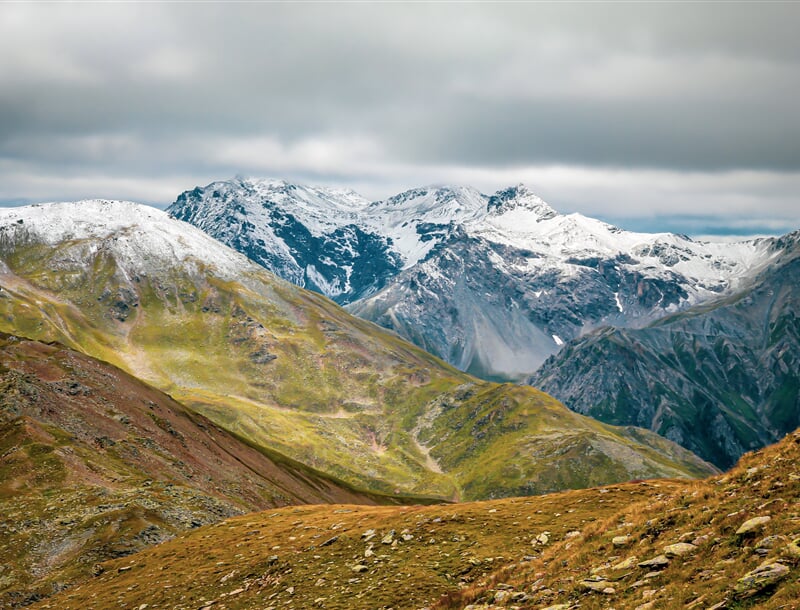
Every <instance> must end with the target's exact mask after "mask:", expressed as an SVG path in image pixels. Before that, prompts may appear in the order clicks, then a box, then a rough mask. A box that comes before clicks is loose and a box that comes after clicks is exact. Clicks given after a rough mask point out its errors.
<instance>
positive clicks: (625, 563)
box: [611, 555, 638, 570]
mask: <svg viewBox="0 0 800 610" xmlns="http://www.w3.org/2000/svg"><path fill="white" fill-rule="evenodd" d="M637 561H638V557H636V555H634V556H633V557H628V558H627V559H623V560H622V561H620V562H619V563H615V564H614V565H613V566H611V569H612V570H627V569H628V568H632V567H633V566H635V565H636V562H637Z"/></svg>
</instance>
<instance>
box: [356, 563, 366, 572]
mask: <svg viewBox="0 0 800 610" xmlns="http://www.w3.org/2000/svg"><path fill="white" fill-rule="evenodd" d="M367 570H369V568H368V567H367V566H365V565H364V564H363V563H357V564H356V565H354V566H353V572H355V573H357V574H361V573H363V572H366V571H367Z"/></svg>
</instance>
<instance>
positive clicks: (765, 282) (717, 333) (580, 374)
mask: <svg viewBox="0 0 800 610" xmlns="http://www.w3.org/2000/svg"><path fill="white" fill-rule="evenodd" d="M780 242H781V243H778V244H776V247H777V248H780V249H781V250H782V251H784V252H785V255H784V256H782V257H781V259H779V260H778V261H775V262H774V263H773V265H771V266H769V267H767V268H765V269H763V270H762V271H761V272H760V274H759V275H758V277H757V278H756V279H754V280H752V281H751V283H750V284H749V285H747V286H741V287H740V289H739V290H738V291H736V292H734V293H732V294H730V295H728V296H724V297H720V298H718V299H716V300H712V301H708V302H706V303H703V304H700V305H696V306H694V307H691V308H689V309H686V310H684V311H682V312H679V313H674V314H671V315H669V316H665V317H664V318H661V319H659V320H657V321H655V322H653V323H652V324H650V325H649V326H646V327H644V328H640V329H613V328H606V329H600V330H597V331H595V332H593V333H590V334H587V335H586V336H584V337H582V338H581V339H578V340H576V341H574V342H572V343H570V344H569V345H567V346H566V347H565V348H564V350H562V351H561V352H560V353H559V354H557V355H555V356H552V357H551V358H550V359H549V360H547V361H546V362H545V363H544V364H543V365H542V367H541V368H540V369H539V370H538V371H537V372H536V373H535V374H534V375H533V376H532V377H531V378H530V379H529V381H530V383H532V384H535V385H536V386H537V387H541V388H542V389H544V390H545V391H547V392H548V393H551V394H553V395H555V396H557V397H558V398H560V399H561V400H563V401H564V402H565V403H566V404H568V405H569V406H570V408H572V409H574V410H576V411H578V412H582V413H587V414H591V415H593V416H594V417H597V418H599V419H601V420H603V421H607V422H610V423H611V422H613V423H616V424H634V425H641V426H644V427H648V428H650V429H651V430H654V431H657V432H659V433H660V434H662V435H663V436H666V437H667V438H670V439H672V440H674V441H676V442H679V443H680V444H682V445H683V446H685V447H687V448H690V449H692V450H693V451H695V452H696V453H698V454H699V455H701V456H703V457H704V458H705V459H708V460H710V461H712V462H714V463H715V464H717V465H718V466H720V467H723V468H724V467H727V466H730V465H732V464H733V463H734V462H735V461H736V460H737V459H738V458H739V456H740V455H741V454H742V453H744V452H745V451H749V450H753V449H757V448H758V447H761V446H763V445H766V444H769V443H771V442H775V441H776V440H778V439H779V438H781V436H782V435H783V434H786V433H787V432H789V431H791V430H793V429H795V428H796V427H797V426H798V425H800V420H799V419H798V416H799V415H798V414H800V402H798V401H800V392H798V388H800V381H798V378H797V374H796V371H797V370H798V367H800V322H799V321H798V317H797V313H796V303H797V302H798V301H800V293H799V292H798V286H800V231H798V232H795V233H792V234H789V235H787V236H784V237H783V238H781V240H780Z"/></svg>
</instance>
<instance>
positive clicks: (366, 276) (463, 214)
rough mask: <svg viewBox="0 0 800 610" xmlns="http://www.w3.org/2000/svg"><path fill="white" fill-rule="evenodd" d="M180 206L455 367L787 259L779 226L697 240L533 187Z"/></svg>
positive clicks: (271, 189)
mask: <svg viewBox="0 0 800 610" xmlns="http://www.w3.org/2000/svg"><path fill="white" fill-rule="evenodd" d="M168 212H169V214H170V215H171V216H173V217H174V218H178V219H181V220H185V221H187V222H190V223H192V224H194V225H195V226H197V227H199V228H201V229H202V230H203V231H205V232H207V233H208V234H209V235H211V236H213V237H215V238H217V239H219V240H220V241H222V242H223V243H226V244H227V245H229V246H231V247H233V248H235V249H237V250H239V251H240V252H242V253H244V254H245V255H247V256H248V257H249V258H250V259H252V260H254V261H255V262H258V263H259V264H261V265H263V266H265V267H266V268H267V269H270V270H271V271H273V272H275V273H276V274H277V275H279V276H281V277H283V278H285V279H287V280H289V281H291V282H293V283H295V284H297V285H299V286H305V287H307V288H310V289H312V290H316V291H318V292H321V293H322V294H325V295H326V296H328V297H330V298H332V299H334V300H335V301H337V302H338V303H340V304H343V305H346V306H347V308H348V310H349V311H351V312H352V313H355V314H356V315H358V316H360V317H363V318H365V319H368V320H371V321H374V322H376V323H378V324H379V325H381V326H383V327H385V328H388V329H391V330H393V331H395V332H397V333H398V334H400V335H401V336H403V337H404V338H406V339H408V340H410V341H412V342H413V343H415V344H417V345H419V346H421V347H423V348H424V349H426V350H427V351H429V352H430V353H432V354H434V355H436V356H439V357H440V358H442V359H444V360H446V361H447V362H449V363H451V364H453V365H454V366H456V367H457V368H459V369H461V370H464V371H467V372H470V373H472V374H475V375H477V376H479V377H482V378H486V379H495V380H521V379H524V378H526V377H528V376H529V375H530V374H531V373H533V372H534V371H535V370H536V369H537V368H538V367H539V366H540V365H541V364H542V362H543V361H544V360H545V359H546V358H547V357H549V356H550V355H552V354H554V353H556V352H557V351H559V349H560V347H561V346H562V345H563V344H564V343H566V342H567V341H569V340H571V339H575V338H578V337H580V336H582V335H584V334H586V333H588V332H590V331H591V330H593V329H595V328H598V327H601V326H605V325H612V326H615V327H632V328H636V327H640V326H644V325H646V324H648V323H650V322H652V321H653V320H655V319H658V318H660V317H662V316H663V315H665V314H668V313H672V312H676V311H680V310H682V309H686V308H687V307H690V306H692V305H695V304H698V303H702V302H704V301H706V300H708V299H710V298H713V297H716V296H719V295H721V294H727V293H729V292H731V291H732V290H734V289H735V288H736V286H738V285H739V284H740V283H741V282H745V281H747V279H748V278H752V277H754V276H755V275H756V274H757V273H758V271H759V269H761V268H762V267H764V266H765V265H766V264H768V263H769V262H770V261H771V260H773V259H774V258H776V257H779V256H780V251H779V248H777V247H776V243H777V242H776V241H775V240H773V239H756V240H750V241H745V242H741V243H736V244H725V243H706V242H697V241H694V240H692V239H689V238H688V237H686V236H682V235H675V234H670V233H659V234H644V233H633V232H630V231H625V230H622V229H620V228H617V227H614V226H611V225H609V224H606V223H604V222H601V221H599V220H595V219H592V218H588V217H586V216H583V215H581V214H567V215H564V214H559V213H557V212H556V211H555V210H554V209H553V208H551V207H550V206H549V205H548V204H547V203H545V202H544V201H542V200H541V199H540V198H539V197H537V196H536V195H535V194H533V193H532V192H531V191H530V189H528V188H526V187H525V186H523V185H518V186H515V187H510V188H507V189H503V190H500V191H498V192H497V193H495V194H493V195H491V196H489V195H484V194H482V193H480V192H478V191H477V190H475V189H472V188H468V187H447V186H443V187H427V188H419V189H413V190H409V191H406V192H404V193H401V194H399V195H396V196H394V197H390V198H388V199H385V200H382V201H375V202H368V201H366V200H365V199H364V198H362V197H359V196H358V195H356V194H355V193H353V192H351V191H342V190H336V189H327V188H319V187H308V186H301V185H296V184H290V183H287V182H285V181H280V180H260V179H245V178H237V179H233V180H229V181H221V182H214V183H212V184H209V185H208V186H206V187H203V188H201V187H197V188H195V189H193V190H191V191H186V192H184V193H182V194H181V195H180V196H179V197H178V198H177V200H176V201H175V203H173V204H172V205H171V206H170V207H169V208H168Z"/></svg>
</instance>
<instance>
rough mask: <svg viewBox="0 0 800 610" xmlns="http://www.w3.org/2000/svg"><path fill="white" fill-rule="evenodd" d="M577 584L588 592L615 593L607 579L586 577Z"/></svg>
mask: <svg viewBox="0 0 800 610" xmlns="http://www.w3.org/2000/svg"><path fill="white" fill-rule="evenodd" d="M578 586H579V587H580V588H581V589H582V590H583V591H586V592H588V593H604V594H606V595H613V594H614V593H616V591H615V590H614V587H612V586H611V583H610V582H608V581H607V580H602V579H593V578H587V579H586V580H582V581H580V582H579V583H578Z"/></svg>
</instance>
